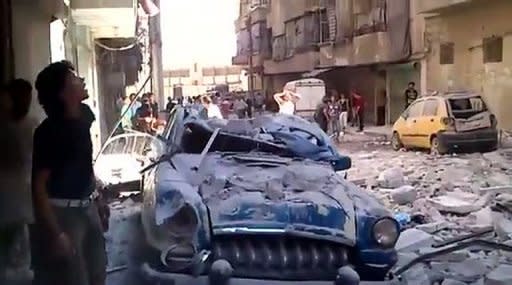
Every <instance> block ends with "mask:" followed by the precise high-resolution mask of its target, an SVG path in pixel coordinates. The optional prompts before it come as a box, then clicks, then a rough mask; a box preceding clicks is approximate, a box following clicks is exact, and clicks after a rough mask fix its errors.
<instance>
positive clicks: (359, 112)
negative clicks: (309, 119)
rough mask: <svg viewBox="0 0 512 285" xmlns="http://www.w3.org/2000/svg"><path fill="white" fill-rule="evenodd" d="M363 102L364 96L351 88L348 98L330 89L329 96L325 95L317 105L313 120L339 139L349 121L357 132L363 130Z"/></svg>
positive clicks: (334, 137)
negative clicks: (355, 127)
mask: <svg viewBox="0 0 512 285" xmlns="http://www.w3.org/2000/svg"><path fill="white" fill-rule="evenodd" d="M365 104H366V103H365V101H364V97H363V96H362V95H360V94H359V92H357V91H356V90H352V91H351V92H350V97H348V98H347V97H346V96H345V94H343V93H342V94H337V92H336V91H335V90H331V94H330V96H325V97H324V98H323V99H322V102H321V103H319V104H318V105H317V107H316V110H315V114H314V120H315V122H316V123H317V124H318V125H319V126H320V128H321V129H322V130H324V131H325V132H326V133H328V134H329V135H330V136H331V137H332V138H333V139H335V140H336V141H339V138H340V136H341V135H342V134H343V133H344V132H345V130H346V128H347V127H348V122H349V121H350V123H351V126H352V127H354V126H357V128H358V130H357V131H358V132H362V131H363V130H364V107H365Z"/></svg>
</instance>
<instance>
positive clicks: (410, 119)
mask: <svg viewBox="0 0 512 285" xmlns="http://www.w3.org/2000/svg"><path fill="white" fill-rule="evenodd" d="M422 110H423V101H415V102H413V103H412V104H411V105H410V106H409V108H407V110H406V112H404V114H403V119H404V123H403V127H402V129H403V131H402V133H401V138H400V139H401V141H402V143H403V144H404V145H405V146H411V147H415V146H418V143H419V142H420V141H421V140H419V139H418V130H417V128H418V119H419V118H420V117H421V112H422Z"/></svg>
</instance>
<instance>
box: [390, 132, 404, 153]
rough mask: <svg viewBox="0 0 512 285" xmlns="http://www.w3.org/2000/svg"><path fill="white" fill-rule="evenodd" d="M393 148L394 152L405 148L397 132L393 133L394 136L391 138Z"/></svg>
mask: <svg viewBox="0 0 512 285" xmlns="http://www.w3.org/2000/svg"><path fill="white" fill-rule="evenodd" d="M391 147H393V150H396V151H398V150H400V149H402V148H403V147H404V145H403V144H402V142H401V141H400V136H399V135H398V133H397V132H394V133H393V136H392V137H391Z"/></svg>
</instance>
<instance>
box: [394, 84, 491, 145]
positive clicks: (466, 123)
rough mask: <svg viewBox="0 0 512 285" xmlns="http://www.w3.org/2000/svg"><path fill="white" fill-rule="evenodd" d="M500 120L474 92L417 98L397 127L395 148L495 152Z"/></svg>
mask: <svg viewBox="0 0 512 285" xmlns="http://www.w3.org/2000/svg"><path fill="white" fill-rule="evenodd" d="M496 126H497V120H496V116H494V115H493V114H492V113H491V112H490V111H489V109H488V108H487V105H486V104H485V101H484V100H483V98H482V97H481V96H480V95H478V94H475V93H471V92H451V93H444V94H438V95H434V96H425V97H421V98H419V99H417V100H416V101H414V102H413V103H412V104H411V105H410V106H409V107H408V108H407V109H406V110H405V111H404V112H403V113H402V115H401V116H400V118H398V120H397V121H396V122H395V124H394V126H393V137H392V146H393V148H394V149H395V150H399V149H401V148H402V147H406V148H426V149H430V151H431V152H432V153H434V154H445V153H448V152H451V151H456V150H476V151H492V150H495V149H496V148H497V146H498V131H497V129H496Z"/></svg>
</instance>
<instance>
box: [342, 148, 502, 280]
mask: <svg viewBox="0 0 512 285" xmlns="http://www.w3.org/2000/svg"><path fill="white" fill-rule="evenodd" d="M369 152H370V153H369ZM503 153H504V151H498V152H493V153H485V154H480V153H473V154H461V155H457V156H452V155H444V156H438V157H432V156H429V155H427V154H425V153H423V152H418V153H415V152H410V151H405V152H393V151H388V150H387V149H384V148H382V149H381V150H379V151H378V152H375V151H371V150H370V151H368V150H366V151H364V153H363V152H357V151H356V152H355V154H354V155H351V157H352V158H353V162H354V164H353V165H354V166H353V168H352V169H351V170H350V172H349V179H355V178H354V177H358V178H364V182H363V181H362V184H364V185H365V187H366V191H370V192H372V193H373V194H375V197H377V198H378V199H380V200H381V201H382V203H383V204H384V205H386V206H387V207H389V208H390V209H391V210H392V211H393V214H394V215H395V217H398V216H399V215H398V213H402V214H403V215H407V216H409V217H411V218H410V219H409V221H405V224H404V225H402V226H403V229H404V230H403V232H402V233H401V236H400V238H399V240H398V242H397V244H396V249H397V250H398V251H399V256H398V262H397V265H396V267H401V266H403V265H405V264H407V263H408V262H410V261H411V260H413V259H414V258H416V257H418V256H420V255H421V254H425V253H429V252H432V251H437V250H439V249H441V248H433V247H432V244H433V243H434V242H448V241H450V240H454V239H456V238H457V237H461V236H466V235H468V234H471V233H476V232H482V231H485V230H492V231H493V232H491V233H490V234H489V235H486V236H485V237H483V236H482V237H477V238H483V239H491V240H493V241H497V242H500V241H502V242H503V243H505V244H509V245H511V244H512V167H511V166H512V155H509V156H504V155H503ZM351 173H355V175H353V176H351ZM351 177H352V178H351ZM374 178H377V179H375V180H374ZM496 205H497V206H496ZM412 217H422V218H421V219H414V218H412ZM496 236H498V239H496ZM451 245H453V244H451ZM451 245H448V246H451ZM507 266H508V267H507ZM510 266H512V253H509V252H506V251H499V250H489V249H484V248H481V247H479V246H474V247H470V248H466V249H462V250H459V251H455V252H451V253H447V254H444V255H440V256H435V257H433V258H431V259H429V260H428V261H425V262H423V263H421V264H418V265H415V266H414V267H413V268H411V269H410V271H411V272H406V273H407V274H405V273H404V274H403V276H402V277H404V281H405V282H404V283H403V284H409V285H412V284H447V285H450V284H453V285H457V284H472V285H488V284H500V285H501V284H510V285H512V282H511V281H510V280H509V279H507V278H510V276H512V273H509V274H508V275H507V274H506V273H501V272H506V271H509V272H512V270H511V269H510ZM503 267H504V268H505V269H506V270H503V269H502V268H503ZM498 269H499V270H498ZM491 273H492V274H491ZM439 275H441V277H442V278H441V279H440V280H438V279H439ZM493 275H495V276H493ZM489 277H491V278H489ZM435 280H438V283H435V282H434V281H435ZM429 282H430V283H429ZM492 282H494V283H492Z"/></svg>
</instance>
